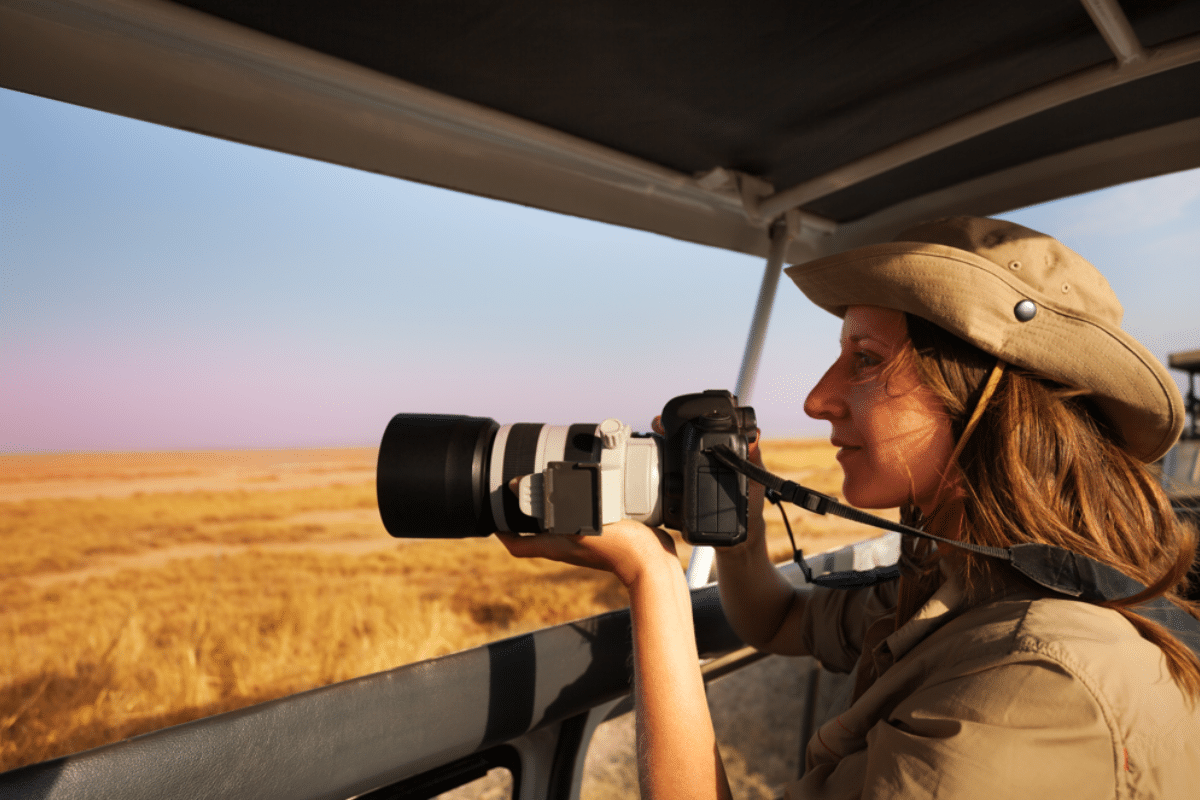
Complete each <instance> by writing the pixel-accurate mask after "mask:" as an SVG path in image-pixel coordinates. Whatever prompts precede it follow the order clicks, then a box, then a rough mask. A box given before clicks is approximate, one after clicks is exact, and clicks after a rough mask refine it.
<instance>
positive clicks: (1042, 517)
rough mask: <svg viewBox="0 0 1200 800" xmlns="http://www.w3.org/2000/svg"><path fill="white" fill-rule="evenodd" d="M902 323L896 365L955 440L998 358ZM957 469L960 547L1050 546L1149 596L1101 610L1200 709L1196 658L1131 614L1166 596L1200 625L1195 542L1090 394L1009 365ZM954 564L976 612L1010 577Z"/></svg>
mask: <svg viewBox="0 0 1200 800" xmlns="http://www.w3.org/2000/svg"><path fill="white" fill-rule="evenodd" d="M906 316H907V321H908V335H909V345H908V346H907V347H906V349H905V351H904V353H903V354H902V359H908V358H911V359H912V360H913V362H914V364H915V366H916V369H917V374H918V375H919V376H920V378H921V381H922V383H923V384H924V385H925V386H927V387H929V388H930V389H931V390H932V391H933V392H934V393H935V394H936V395H937V397H938V398H939V399H940V400H941V401H942V404H943V405H944V406H945V409H946V412H947V413H948V414H949V417H950V425H951V431H952V432H953V434H954V436H955V439H956V440H957V439H958V438H959V437H961V436H962V433H963V430H964V428H965V426H966V424H967V420H968V418H969V417H970V415H971V413H972V412H973V411H974V410H975V406H976V405H977V402H978V399H979V395H980V393H981V391H982V387H983V386H984V384H985V382H986V380H987V378H988V376H989V374H990V373H991V372H992V369H993V367H994V366H995V364H996V358H995V357H994V356H991V355H988V354H986V353H984V352H983V351H981V350H979V349H978V348H976V347H974V346H973V345H970V344H968V343H967V342H964V341H963V340H961V339H959V338H958V337H956V336H954V335H952V334H950V333H948V332H946V331H945V330H943V329H941V328H939V327H938V326H936V325H934V324H932V323H930V322H928V321H926V320H924V319H921V318H920V317H916V316H913V315H906ZM955 461H956V463H954V464H951V465H949V466H948V468H949V469H953V470H956V473H957V476H958V482H959V487H958V488H959V489H960V490H961V492H962V494H963V499H962V534H961V535H962V538H963V539H965V540H967V541H971V542H975V543H977V544H984V545H991V546H993V547H1009V546H1011V545H1014V544H1017V543H1020V542H1042V543H1046V544H1052V545H1057V546H1058V547H1063V548H1066V549H1068V550H1071V551H1073V552H1076V553H1080V554H1082V555H1085V556H1088V557H1089V558H1093V559H1096V560H1097V561H1101V562H1103V563H1105V564H1109V565H1111V566H1112V567H1114V568H1116V569H1118V570H1120V571H1121V572H1123V573H1125V574H1126V575H1128V576H1129V577H1131V578H1133V579H1135V580H1137V581H1138V582H1140V583H1142V584H1143V585H1145V586H1146V590H1145V591H1144V592H1141V593H1139V594H1137V595H1135V596H1134V597H1130V598H1126V599H1124V600H1120V601H1115V602H1110V603H1105V604H1104V605H1106V606H1108V607H1111V608H1115V609H1116V610H1117V611H1118V612H1120V613H1121V615H1122V616H1124V617H1125V618H1126V619H1127V620H1129V622H1130V623H1131V624H1133V626H1134V627H1135V628H1136V629H1137V630H1138V632H1139V633H1140V634H1141V635H1142V637H1143V638H1145V639H1147V640H1148V641H1150V642H1153V643H1154V644H1155V645H1157V646H1158V647H1159V648H1160V649H1161V650H1162V651H1163V653H1164V654H1165V656H1166V659H1167V666H1168V668H1169V670H1170V672H1171V676H1172V677H1173V678H1174V679H1175V681H1176V683H1177V684H1178V685H1179V686H1180V687H1181V688H1182V689H1183V690H1184V692H1185V693H1186V694H1187V695H1188V696H1190V697H1191V698H1192V699H1193V701H1195V700H1197V699H1200V659H1197V657H1196V655H1195V654H1194V653H1193V652H1192V651H1191V650H1190V649H1188V648H1187V647H1186V646H1184V645H1183V644H1182V643H1181V642H1180V641H1179V640H1178V639H1177V638H1175V636H1173V635H1172V634H1171V633H1170V632H1169V631H1167V629H1165V628H1164V627H1162V626H1161V625H1158V624H1157V623H1155V622H1152V621H1150V620H1148V619H1147V618H1145V617H1143V616H1141V615H1139V614H1136V613H1134V612H1133V611H1131V610H1130V607H1131V606H1135V605H1137V604H1139V603H1142V602H1145V601H1147V600H1150V599H1152V598H1155V597H1160V596H1165V597H1167V598H1168V599H1169V600H1170V601H1171V602H1173V603H1175V604H1176V605H1177V606H1179V607H1180V608H1182V609H1184V610H1185V611H1187V612H1188V613H1190V614H1192V615H1193V616H1195V617H1198V618H1200V606H1197V604H1195V603H1192V602H1189V601H1187V600H1185V599H1184V598H1183V595H1182V592H1183V590H1184V589H1185V588H1186V586H1187V576H1188V572H1189V570H1190V569H1191V567H1192V565H1193V563H1194V561H1195V554H1196V531H1195V529H1194V528H1193V527H1192V526H1191V525H1189V524H1186V523H1184V522H1183V521H1181V520H1180V519H1179V518H1178V517H1177V516H1176V515H1175V513H1174V512H1173V511H1172V509H1171V503H1170V501H1169V500H1168V498H1167V497H1166V494H1165V493H1164V492H1163V490H1162V488H1161V487H1160V486H1159V484H1158V481H1157V480H1156V479H1155V477H1154V476H1153V475H1152V474H1151V472H1150V471H1149V470H1148V469H1147V467H1146V465H1144V464H1142V463H1141V462H1140V461H1138V460H1137V459H1136V458H1134V457H1133V456H1131V455H1129V454H1128V453H1127V452H1126V451H1125V450H1124V449H1123V448H1122V443H1121V442H1120V441H1119V438H1118V437H1117V435H1116V433H1115V432H1114V430H1113V428H1112V427H1111V426H1110V425H1109V424H1108V423H1107V421H1106V420H1105V418H1104V415H1103V413H1101V411H1100V410H1099V409H1098V408H1097V407H1096V406H1095V404H1094V403H1093V402H1092V401H1091V400H1089V398H1088V397H1087V396H1086V395H1085V394H1083V393H1081V392H1079V391H1077V390H1074V389H1071V388H1069V387H1066V386H1063V385H1061V384H1058V383H1056V382H1054V381H1051V380H1048V379H1046V378H1043V377H1040V376H1038V375H1036V374H1033V373H1030V372H1027V371H1024V370H1020V369H1017V368H1015V367H1013V366H1011V365H1006V366H1005V369H1004V373H1003V376H1002V377H1001V378H1000V382H999V384H998V385H997V386H996V388H995V393H994V394H993V395H992V397H991V398H990V399H989V400H988V401H987V402H986V403H985V404H984V406H983V410H982V415H981V417H980V419H979V422H978V425H977V426H976V427H975V428H974V430H973V431H972V432H971V433H970V435H969V438H968V439H967V440H966V442H965V443H963V445H962V448H961V451H960V452H959V455H958V458H957V459H956V460H955ZM908 513H909V514H911V513H912V512H911V510H910V511H909V512H908ZM919 552H921V551H919ZM923 552H924V553H925V554H926V555H925V557H924V558H923V559H922V558H911V557H910V558H909V559H908V564H909V570H908V574H907V575H906V577H905V583H906V584H907V585H904V586H902V590H901V607H900V608H899V609H898V613H899V615H900V616H901V617H905V616H911V614H912V613H913V612H914V611H915V610H916V608H915V607H913V606H916V605H919V601H921V600H922V599H923V596H924V595H926V594H927V592H928V591H929V590H930V588H931V586H932V583H933V580H932V577H931V570H930V568H929V567H930V566H931V565H932V563H933V562H934V561H935V560H936V556H935V555H934V554H933V551H930V550H928V549H926V550H924V551H923ZM954 557H955V558H959V557H961V558H962V559H963V562H964V563H963V567H962V569H963V574H964V576H965V578H966V580H965V582H964V583H965V585H966V586H967V587H968V595H967V601H968V602H972V601H978V597H972V587H975V588H978V587H985V586H989V585H991V584H992V581H993V580H994V579H995V578H997V577H998V576H997V570H1004V569H1006V568H1005V567H1004V566H1003V565H1002V564H1000V563H999V562H996V561H994V560H993V559H989V558H986V557H982V556H975V555H971V554H967V553H964V552H963V551H958V550H955V555H954ZM921 563H924V565H925V569H921V568H920V565H921ZM913 565H916V567H915V568H914V566H913Z"/></svg>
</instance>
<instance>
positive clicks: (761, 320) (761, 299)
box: [733, 219, 788, 406]
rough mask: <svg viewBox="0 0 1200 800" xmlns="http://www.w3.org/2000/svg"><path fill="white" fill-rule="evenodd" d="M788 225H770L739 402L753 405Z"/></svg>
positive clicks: (778, 222)
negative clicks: (769, 240) (764, 266)
mask: <svg viewBox="0 0 1200 800" xmlns="http://www.w3.org/2000/svg"><path fill="white" fill-rule="evenodd" d="M787 244H788V229H787V223H785V222H784V221H783V220H782V219H779V220H776V221H775V224H774V225H772V226H771V250H770V252H769V253H768V255H767V266H766V269H764V270H763V278H762V286H760V287H759V289H758V302H756V303H755V304H754V319H753V320H752V321H751V323H750V335H749V336H747V337H746V351H745V353H743V354H742V368H741V370H739V371H738V379H737V388H736V389H735V390H734V392H733V393H734V394H736V395H737V398H738V404H739V405H743V406H746V405H750V395H751V393H753V391H754V379H755V377H756V376H757V375H758V362H759V361H760V360H761V359H762V350H763V343H764V342H765V341H766V338H767V325H768V323H770V321H771V309H772V307H774V305H775V292H776V290H777V289H778V288H779V274H780V272H782V271H783V257H784V255H785V254H786V253H787Z"/></svg>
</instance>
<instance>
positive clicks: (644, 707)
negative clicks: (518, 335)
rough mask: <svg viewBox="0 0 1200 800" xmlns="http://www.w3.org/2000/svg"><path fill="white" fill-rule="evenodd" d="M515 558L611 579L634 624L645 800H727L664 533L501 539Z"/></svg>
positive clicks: (679, 581) (629, 526) (685, 598)
mask: <svg viewBox="0 0 1200 800" xmlns="http://www.w3.org/2000/svg"><path fill="white" fill-rule="evenodd" d="M499 538H500V540H501V542H503V543H504V546H505V547H507V548H508V549H509V551H510V552H511V553H513V555H516V556H520V557H542V558H552V559H554V560H557V561H564V562H566V563H571V564H577V565H579V566H585V567H592V568H595V569H603V570H607V571H609V572H612V573H614V574H615V575H616V576H617V577H618V578H619V579H620V581H621V583H623V584H624V585H625V587H626V589H627V590H628V591H629V602H630V615H631V617H632V620H633V652H634V693H635V702H636V711H637V724H638V763H639V770H638V773H639V778H640V782H641V786H642V796H643V797H645V798H647V800H683V799H684V798H688V799H689V800H697V799H699V798H728V797H729V796H730V795H729V786H728V783H727V782H726V779H725V772H724V768H723V767H722V764H721V759H720V754H719V753H718V751H717V745H716V736H715V734H714V733H713V726H712V719H711V717H710V716H709V713H708V700H707V698H706V696H705V693H704V679H703V677H702V676H701V674H700V663H699V655H698V653H697V651H696V637H695V632H694V630H693V626H692V604H691V595H690V593H689V592H688V589H687V583H686V581H685V579H684V575H683V571H682V570H681V569H680V568H679V561H678V560H677V558H676V556H675V547H674V542H673V541H672V540H671V538H670V537H669V536H667V535H666V534H665V533H662V532H661V531H652V530H650V529H649V528H647V527H646V526H644V525H642V524H640V523H637V522H633V521H632V520H623V521H621V522H617V523H614V524H612V525H606V526H605V527H604V533H603V534H602V535H600V536H529V537H518V536H508V535H499Z"/></svg>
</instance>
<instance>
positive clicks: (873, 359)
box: [852, 350, 883, 370]
mask: <svg viewBox="0 0 1200 800" xmlns="http://www.w3.org/2000/svg"><path fill="white" fill-rule="evenodd" d="M852 357H853V359H854V367H855V369H858V370H867V369H871V368H872V367H877V366H879V365H880V364H882V363H883V359H882V358H880V356H879V355H878V354H876V353H872V352H871V351H870V350H855V351H854V352H853V353H852Z"/></svg>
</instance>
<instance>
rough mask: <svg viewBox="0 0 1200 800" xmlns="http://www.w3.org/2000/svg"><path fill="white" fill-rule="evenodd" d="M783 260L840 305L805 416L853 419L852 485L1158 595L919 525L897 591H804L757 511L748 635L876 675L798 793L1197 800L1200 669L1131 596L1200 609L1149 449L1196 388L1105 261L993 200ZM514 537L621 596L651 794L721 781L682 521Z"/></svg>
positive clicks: (747, 575)
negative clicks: (1097, 594)
mask: <svg viewBox="0 0 1200 800" xmlns="http://www.w3.org/2000/svg"><path fill="white" fill-rule="evenodd" d="M788 274H789V275H790V276H791V277H792V278H793V280H794V281H795V282H796V283H797V284H798V285H799V287H800V288H801V290H802V291H804V292H805V294H806V295H807V296H808V297H809V298H810V299H812V300H813V301H814V302H816V303H817V304H818V305H820V306H821V307H823V308H825V309H827V310H829V311H831V312H833V313H835V314H837V315H839V316H841V317H842V318H843V327H842V337H841V353H840V355H839V356H838V359H837V360H836V361H835V362H834V364H833V365H832V366H831V367H830V368H829V371H828V372H827V373H826V374H825V376H824V377H823V378H822V379H821V381H820V382H819V383H818V384H817V386H816V387H815V388H814V389H813V391H812V393H811V394H810V395H809V397H808V399H807V401H806V403H805V411H806V412H807V413H808V414H810V415H811V416H814V417H816V418H818V419H824V420H828V421H829V422H830V423H831V424H832V441H833V443H834V444H835V445H837V446H838V447H839V448H840V449H839V451H838V461H839V463H840V464H841V465H842V467H843V470H844V473H845V479H844V483H843V494H844V496H845V497H846V499H847V501H848V502H849V503H851V504H853V505H857V506H860V507H865V508H887V507H895V506H901V507H902V509H903V511H902V514H903V516H904V517H905V519H906V521H908V522H910V523H913V524H918V525H920V526H922V527H923V528H924V529H925V530H926V531H928V532H933V533H936V534H938V535H940V536H942V537H944V538H946V539H949V540H953V541H961V542H968V543H974V544H983V545H990V546H998V547H1008V546H1011V545H1014V544H1018V543H1022V542H1041V543H1045V544H1051V545H1055V546H1058V547H1062V548H1065V549H1066V550H1070V551H1072V552H1074V553H1078V554H1080V555H1081V556H1084V557H1086V558H1088V559H1092V560H1094V561H1096V562H1100V563H1102V564H1107V565H1109V566H1111V567H1113V568H1115V569H1117V570H1119V571H1120V572H1121V573H1123V574H1124V575H1126V576H1128V578H1130V579H1132V580H1135V581H1137V582H1138V583H1139V584H1141V585H1142V586H1145V587H1147V588H1146V589H1145V590H1144V591H1142V592H1140V593H1138V594H1137V595H1136V596H1135V597H1132V598H1127V599H1125V600H1121V601H1118V602H1109V603H1105V604H1103V605H1100V604H1096V603H1089V602H1085V601H1083V600H1076V599H1067V598H1064V597H1061V596H1056V595H1055V594H1053V593H1052V592H1048V591H1047V590H1045V589H1044V588H1042V587H1040V586H1037V585H1036V584H1033V583H1032V582H1030V581H1028V580H1025V579H1024V578H1022V577H1021V576H1020V575H1018V574H1017V573H1016V572H1014V571H1013V570H1012V569H1011V568H1010V567H1009V566H1008V565H1006V564H1004V563H1002V562H998V561H995V560H994V559H991V558H988V557H983V556H979V555H975V554H972V553H968V552H966V551H964V550H962V549H960V548H958V547H955V546H950V545H944V544H939V545H938V546H937V547H936V548H929V547H925V546H923V545H924V542H923V541H922V542H921V543H919V544H917V545H914V546H907V547H906V551H905V557H904V559H902V577H901V579H900V580H899V581H893V582H891V583H887V584H882V585H880V586H876V587H872V588H869V589H860V590H854V591H842V590H828V589H816V590H813V591H808V590H795V589H793V588H792V586H791V585H790V584H788V583H787V582H786V581H785V580H783V579H782V578H781V577H780V576H779V573H778V572H777V571H776V570H775V569H774V567H773V566H772V565H771V564H770V562H769V560H768V558H767V554H766V544H765V540H764V536H763V524H762V520H761V513H758V514H756V515H755V523H756V524H755V525H753V526H752V531H751V535H750V537H749V539H748V540H747V542H745V543H744V544H742V545H739V546H737V547H732V548H727V549H724V550H719V551H718V555H717V568H718V575H719V582H720V590H721V599H722V604H723V605H724V607H725V610H726V614H727V615H728V617H729V618H730V621H731V623H732V624H733V626H734V628H735V630H737V631H738V633H739V634H740V635H741V636H742V638H743V639H744V640H745V641H747V642H748V643H750V644H753V645H755V646H757V647H760V648H762V649H764V650H768V651H771V652H778V653H786V654H812V655H814V656H816V657H817V658H818V659H819V660H820V661H821V662H822V663H823V664H824V665H825V666H826V667H828V668H830V669H835V670H841V671H850V670H854V672H855V675H854V679H853V680H854V694H853V698H854V699H853V702H852V704H851V706H850V708H849V709H848V710H847V711H846V712H844V713H843V714H841V715H839V716H838V717H837V718H835V719H834V720H831V721H830V722H828V723H827V724H825V725H824V726H823V727H822V728H821V729H820V730H819V731H818V732H817V734H816V735H815V736H814V737H813V739H812V741H811V742H810V743H809V747H808V753H807V762H808V769H807V771H806V773H805V775H804V778H803V779H802V780H801V781H799V782H798V783H796V784H793V785H792V786H790V787H789V789H788V796H789V797H793V798H801V797H871V798H883V797H989V798H994V797H1036V796H1045V797H1056V798H1066V797H1080V798H1083V797H1087V798H1097V797H1126V796H1139V797H1140V796H1151V797H1185V796H1190V795H1191V794H1192V792H1194V790H1195V785H1196V784H1197V782H1200V712H1198V711H1197V704H1196V700H1197V698H1200V660H1197V657H1196V655H1195V654H1194V653H1192V652H1191V651H1190V650H1189V649H1188V648H1187V647H1185V646H1184V645H1183V644H1181V642H1180V641H1179V639H1178V638H1177V637H1176V636H1175V635H1173V634H1172V633H1171V631H1169V630H1167V629H1165V628H1163V627H1162V626H1159V625H1158V624H1156V623H1155V622H1153V621H1151V620H1149V619H1148V618H1147V617H1145V616H1142V615H1141V614H1139V613H1137V612H1136V611H1135V610H1132V606H1134V605H1136V604H1137V603H1140V602H1142V601H1144V600H1146V599H1148V598H1151V597H1157V596H1164V595H1165V596H1167V597H1169V598H1171V599H1172V601H1173V602H1175V603H1176V605H1177V606H1179V607H1180V608H1183V609H1184V610H1185V611H1186V612H1187V613H1189V614H1191V615H1192V616H1193V617H1195V616H1198V614H1197V610H1196V609H1195V608H1193V607H1192V606H1190V605H1189V604H1187V603H1185V602H1184V601H1182V600H1180V599H1179V595H1178V589H1179V587H1180V584H1181V582H1182V581H1183V580H1184V579H1185V577H1186V573H1187V570H1188V568H1189V567H1190V566H1191V563H1192V559H1193V553H1194V552H1195V539H1194V533H1193V532H1192V531H1191V530H1190V529H1188V528H1186V527H1184V526H1183V525H1181V524H1180V523H1179V522H1178V521H1177V520H1176V519H1175V517H1174V516H1173V515H1172V513H1171V510H1170V506H1169V504H1168V503H1167V501H1166V499H1165V498H1164V497H1163V495H1162V492H1161V491H1160V490H1159V489H1158V487H1157V486H1156V484H1155V482H1154V481H1153V479H1152V478H1151V477H1150V476H1149V474H1148V473H1147V471H1146V469H1145V467H1144V464H1146V463H1149V462H1151V461H1153V460H1155V459H1157V458H1158V457H1159V456H1161V455H1162V454H1163V453H1164V452H1165V451H1166V450H1167V449H1169V447H1170V446H1171V444H1172V443H1173V442H1174V441H1175V439H1176V438H1177V437H1178V435H1179V432H1180V430H1181V428H1182V425H1183V417H1184V414H1183V406H1182V401H1181V398H1180V397H1179V393H1178V391H1177V390H1176V389H1175V387H1174V384H1173V383H1172V382H1171V380H1170V378H1169V376H1168V375H1167V374H1166V372H1165V370H1164V369H1163V368H1162V366H1161V365H1159V364H1158V362H1157V361H1156V360H1155V359H1154V358H1153V357H1152V356H1150V354H1149V353H1148V352H1146V351H1145V349H1144V348H1142V347H1141V346H1140V345H1139V344H1137V342H1135V341H1134V340H1133V339H1131V338H1130V337H1129V336H1127V335H1126V334H1124V333H1123V332H1122V331H1121V330H1120V328H1119V323H1120V316H1121V309H1120V306H1119V304H1118V303H1117V301H1116V298H1115V297H1114V296H1113V295H1112V292H1111V290H1110V289H1109V287H1108V285H1107V283H1105V281H1104V279H1103V278H1102V277H1101V276H1100V275H1099V273H1098V272H1096V270H1095V269H1094V268H1093V267H1092V266H1091V265H1090V264H1088V263H1087V262H1086V261H1084V260H1083V259H1082V258H1080V257H1079V256H1078V255H1076V254H1075V253H1073V252H1071V251H1070V250H1068V249H1067V248H1066V247H1064V246H1063V245H1061V244H1059V243H1058V242H1056V241H1055V240H1053V239H1051V238H1050V237H1047V236H1044V235H1042V234H1039V233H1036V232H1034V231H1030V230H1028V229H1026V228H1022V227H1021V226H1018V225H1014V224H1012V223H1007V222H1001V221H996V220H987V219H975V218H954V219H948V220H939V221H936V222H933V223H928V224H926V225H922V226H918V227H917V228H913V229H911V230H909V231H906V232H904V233H903V234H901V235H900V236H899V237H897V240H896V241H895V242H892V243H889V244H884V245H875V246H871V247H865V248H860V249H858V250H853V251H850V252H848V253H843V254H839V255H837V256H832V257H829V258H825V259H820V260H818V261H815V262H810V263H808V264H803V265H799V266H796V267H792V268H790V269H789V270H788ZM756 500H757V503H758V505H757V508H759V509H761V499H758V498H756ZM505 543H506V546H508V547H509V549H510V550H511V551H512V552H513V553H514V554H517V555H539V556H545V557H550V558H557V559H560V560H564V561H570V562H572V563H579V564H585V565H587V566H593V567H597V568H600V569H608V570H611V571H613V572H614V573H615V574H616V575H617V576H618V577H619V578H620V579H621V581H622V582H623V583H624V584H625V585H626V586H627V587H628V589H629V594H630V602H631V613H632V616H633V624H634V647H635V681H636V691H637V702H638V705H637V713H638V724H639V742H638V746H639V754H640V758H641V770H642V771H641V775H642V783H643V796H644V797H653V798H674V797H689V798H696V797H724V796H728V787H727V785H726V783H725V780H724V777H723V774H722V769H721V763H720V757H719V755H718V754H717V752H716V747H715V743H714V740H713V735H712V725H711V722H710V721H709V718H708V714H707V709H706V707H705V702H704V691H703V685H702V682H701V678H700V673H699V670H698V668H697V666H696V650H695V644H694V641H693V633H692V628H691V615H690V605H689V603H688V593H687V590H686V587H685V585H684V583H683V580H682V577H681V575H680V570H679V567H678V564H677V562H676V561H675V558H674V553H673V550H672V547H671V543H670V539H669V538H668V537H667V536H666V535H665V534H663V533H661V532H651V531H648V530H647V529H645V528H644V527H642V526H640V525H637V524H635V523H631V522H624V523H621V524H618V525H614V526H610V527H606V528H605V531H604V535H602V536H599V537H591V538H586V537H585V538H579V539H564V538H561V537H537V538H532V539H519V538H513V537H506V538H505ZM1105 606H1107V607H1105Z"/></svg>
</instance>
